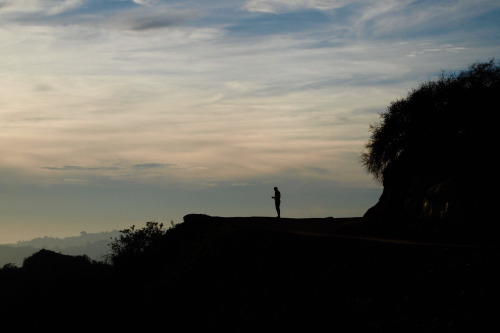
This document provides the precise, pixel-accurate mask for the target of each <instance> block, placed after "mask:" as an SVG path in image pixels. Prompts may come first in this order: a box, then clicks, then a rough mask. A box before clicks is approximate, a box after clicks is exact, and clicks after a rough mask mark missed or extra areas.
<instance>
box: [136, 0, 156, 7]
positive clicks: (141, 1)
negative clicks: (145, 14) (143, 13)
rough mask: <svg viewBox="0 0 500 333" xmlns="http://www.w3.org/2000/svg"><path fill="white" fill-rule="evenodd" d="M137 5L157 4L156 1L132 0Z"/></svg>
mask: <svg viewBox="0 0 500 333" xmlns="http://www.w3.org/2000/svg"><path fill="white" fill-rule="evenodd" d="M132 1H133V2H135V3H136V4H138V5H143V6H150V5H154V4H157V3H158V0H132Z"/></svg>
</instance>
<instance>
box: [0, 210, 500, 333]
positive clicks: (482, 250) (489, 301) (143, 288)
mask: <svg viewBox="0 0 500 333" xmlns="http://www.w3.org/2000/svg"><path fill="white" fill-rule="evenodd" d="M358 222H359V219H307V220H300V219H280V220H278V219H274V218H263V217H248V218H216V217H209V216H204V215H188V216H186V217H185V222H184V223H182V224H180V225H178V226H176V227H175V228H173V229H170V230H168V231H167V232H166V233H165V235H164V236H163V238H162V239H161V241H159V242H158V243H156V244H154V246H152V247H151V248H149V250H148V251H146V252H145V253H144V254H143V255H142V256H141V257H140V258H138V259H136V260H134V261H131V262H129V263H127V264H126V265H124V266H121V267H120V268H119V269H115V270H113V269H111V268H110V267H105V266H103V265H102V264H98V263H95V262H94V263H91V264H90V263H84V262H82V261H81V260H82V259H81V258H80V259H78V260H80V261H79V262H80V265H77V262H78V260H75V261H74V262H73V264H71V265H68V267H69V268H68V269H69V271H66V272H64V270H61V271H59V272H58V273H57V274H55V275H54V274H53V275H52V276H51V277H50V278H49V277H48V276H47V275H45V277H41V276H40V274H38V275H37V273H36V272H35V271H33V270H27V269H25V267H22V268H19V269H17V270H16V269H10V270H7V269H2V270H0V282H1V283H2V286H5V285H10V286H11V288H10V291H9V292H8V293H4V295H7V296H10V297H2V302H3V304H2V307H1V308H0V310H2V313H3V314H5V315H15V314H20V313H21V314H22V315H23V316H25V317H29V318H32V317H34V316H35V317H37V316H38V317H39V318H40V317H43V318H54V314H64V316H63V317H60V318H72V319H73V320H77V319H78V318H79V320H81V321H82V323H87V324H91V325H104V324H110V325H112V326H113V327H115V328H117V329H118V328H129V329H130V328H134V326H135V327H137V328H142V329H145V328H146V327H147V326H151V327H158V325H160V327H161V329H162V330H165V331H168V330H169V329H181V330H182V331H196V332H199V331H205V330H209V331H212V330H213V331H217V332H221V331H225V332H276V331H285V330H287V329H294V330H297V329H304V330H306V329H307V330H308V331H313V332H318V331H323V330H329V331H340V332H347V331H369V332H387V331H392V332H408V331H413V332H429V331H437V332H452V331H458V330H464V329H465V330H468V331H472V330H474V331H476V330H478V329H479V330H480V328H482V327H486V326H487V325H488V324H489V322H490V321H491V320H494V319H495V318H496V315H497V313H498V310H499V305H498V304H497V303H498V302H497V300H498V297H499V296H500V290H499V287H498V281H500V279H499V278H500V269H499V268H500V267H499V266H500V260H499V259H500V251H499V250H498V248H496V247H494V246H478V245H474V246H472V245H470V244H468V245H466V246H461V245H453V246H452V245H440V244H438V243H435V244H431V245H428V244H427V245H426V243H415V242H414V243H409V244H406V243H404V242H399V241H398V242H394V243H392V242H390V241H389V240H388V239H383V241H379V240H377V237H373V238H374V239H372V238H369V237H367V236H369V235H367V234H364V235H362V236H363V237H359V238H358V236H361V231H360V229H359V226H358ZM356 233H357V234H358V235H356ZM52 259H54V258H52ZM56 259H57V260H62V259H64V261H65V262H67V261H66V260H67V259H68V258H56ZM52 262H54V260H52ZM83 266H88V267H87V269H85V272H86V273H83V272H80V271H78V270H79V269H80V268H81V267H83ZM71 267H72V268H71ZM70 268H71V269H70ZM75 270H76V271H78V272H79V273H78V274H73V273H74V272H75ZM13 277H15V278H13ZM43 279H45V280H43ZM34 282H36V283H34ZM59 300H61V302H59ZM12 303H15V304H16V307H12V306H9V305H10V304H12ZM36 304H38V305H39V304H44V306H43V307H40V306H38V307H35V308H36V309H37V311H38V312H36V311H33V309H35V308H34V305H36ZM82 304H85V306H84V305H82ZM73 310H74V311H73ZM96 319H99V322H100V323H99V324H98V323H97V322H96ZM103 320H105V321H103Z"/></svg>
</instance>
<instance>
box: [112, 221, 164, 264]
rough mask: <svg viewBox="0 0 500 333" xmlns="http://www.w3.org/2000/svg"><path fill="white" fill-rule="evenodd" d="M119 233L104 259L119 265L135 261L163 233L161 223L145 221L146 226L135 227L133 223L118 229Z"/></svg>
mask: <svg viewBox="0 0 500 333" xmlns="http://www.w3.org/2000/svg"><path fill="white" fill-rule="evenodd" d="M120 233H121V235H120V236H119V237H118V238H115V239H114V240H113V241H112V242H111V244H109V245H110V247H111V252H110V253H109V254H108V255H107V256H106V261H107V262H109V263H111V264H113V265H114V266H121V265H124V264H129V263H131V262H133V261H135V260H136V259H137V258H138V257H139V256H140V255H141V254H143V253H144V252H146V251H147V250H148V249H150V248H151V247H152V246H154V244H156V243H157V242H158V241H159V239H160V238H161V237H162V236H163V235H164V234H165V231H164V230H163V223H158V222H154V221H150V222H146V226H145V227H144V228H141V229H136V228H135V225H133V226H131V227H130V228H128V229H124V230H120Z"/></svg>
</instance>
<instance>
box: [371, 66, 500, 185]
mask: <svg viewBox="0 0 500 333" xmlns="http://www.w3.org/2000/svg"><path fill="white" fill-rule="evenodd" d="M499 96H500V67H499V65H498V64H495V63H494V61H493V60H491V61H490V62H486V63H476V64H473V65H471V66H470V67H469V68H468V69H467V70H464V71H462V72H460V73H458V74H455V73H446V72H443V73H442V74H441V76H440V77H439V78H438V79H437V80H435V81H430V82H426V83H423V84H421V85H420V86H419V87H418V88H416V89H414V90H412V91H411V92H410V93H409V94H408V96H407V97H406V98H402V99H400V100H397V101H395V102H393V103H391V105H390V106H389V107H388V109H387V112H386V113H382V114H381V115H380V117H381V122H380V123H378V124H375V125H371V126H370V128H371V132H372V135H371V138H370V141H369V142H368V144H367V145H366V148H367V151H366V152H365V153H363V154H362V162H363V164H364V166H365V167H366V169H367V171H368V172H369V173H372V174H373V175H374V176H375V178H376V179H377V180H379V181H381V182H383V181H384V180H385V178H386V177H387V176H390V172H391V169H392V167H393V166H395V165H396V164H398V162H401V161H403V160H405V162H404V163H401V164H402V165H401V168H403V167H405V168H406V167H409V166H411V169H415V167H417V166H418V167H420V166H427V167H428V168H435V169H436V170H439V169H443V168H445V169H446V172H448V171H449V169H447V168H449V167H452V168H454V167H456V166H460V165H462V164H463V163H464V162H465V163H466V164H467V165H470V164H471V163H469V162H468V161H470V162H472V164H474V165H478V164H481V162H482V161H484V160H486V159H489V158H490V157H491V156H493V155H495V154H493V151H494V150H490V149H491V148H494V147H495V146H496V144H497V143H498V141H497V142H491V141H487V140H488V139H493V138H498V135H497V134H496V133H497V132H498V131H497V130H496V125H495V124H496V119H495V118H496V113H497V112H498V98H499ZM485 148H486V149H485ZM483 153H484V154H483Z"/></svg>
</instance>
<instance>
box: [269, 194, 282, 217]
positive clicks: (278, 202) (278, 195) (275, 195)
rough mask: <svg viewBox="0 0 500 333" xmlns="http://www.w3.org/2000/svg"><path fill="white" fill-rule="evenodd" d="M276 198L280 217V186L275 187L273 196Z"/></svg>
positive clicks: (275, 202)
mask: <svg viewBox="0 0 500 333" xmlns="http://www.w3.org/2000/svg"><path fill="white" fill-rule="evenodd" d="M271 198H273V199H274V205H275V206H276V212H277V213H278V216H277V217H278V218H280V203H281V193H280V191H278V188H277V187H275V188H274V197H271Z"/></svg>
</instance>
